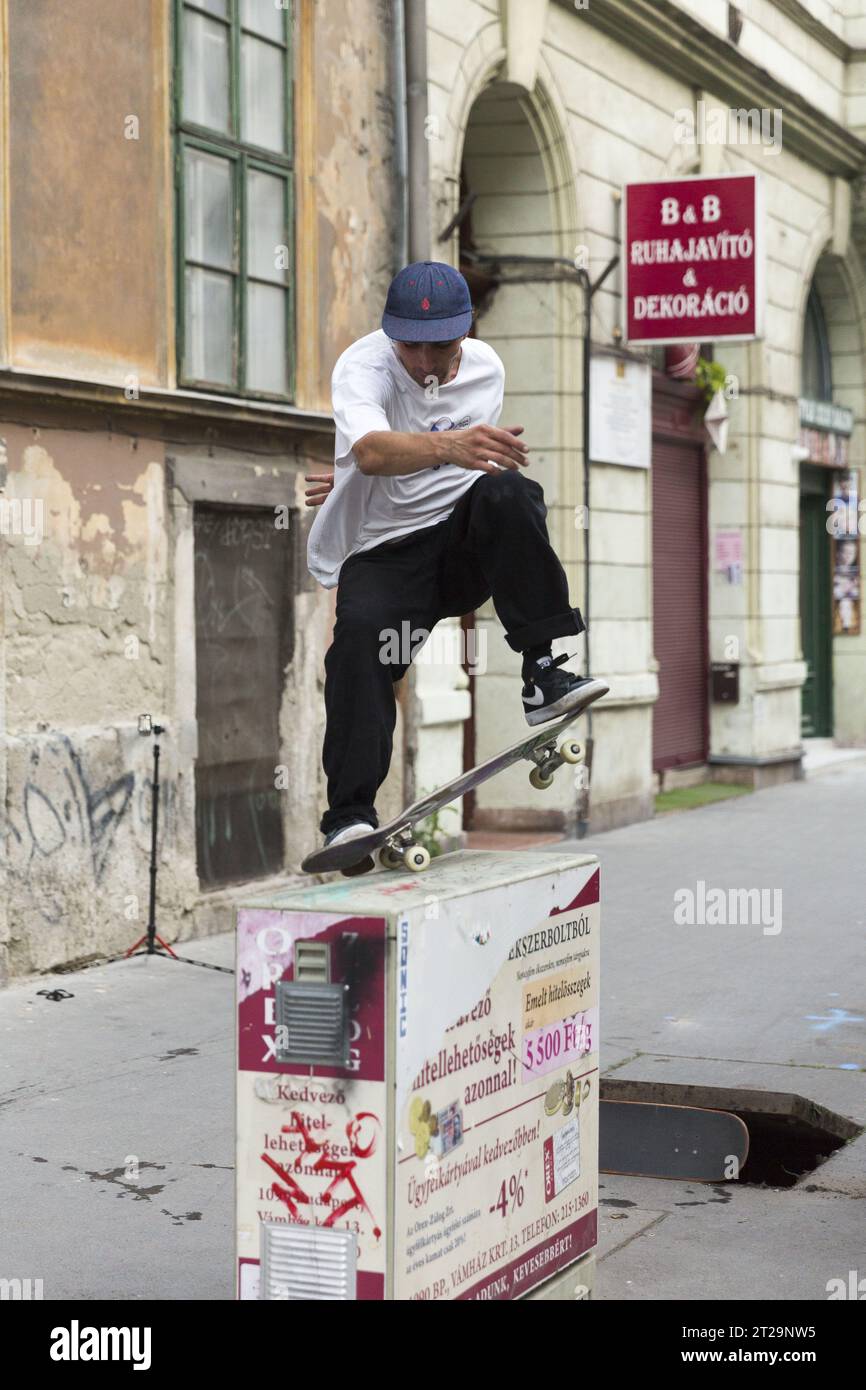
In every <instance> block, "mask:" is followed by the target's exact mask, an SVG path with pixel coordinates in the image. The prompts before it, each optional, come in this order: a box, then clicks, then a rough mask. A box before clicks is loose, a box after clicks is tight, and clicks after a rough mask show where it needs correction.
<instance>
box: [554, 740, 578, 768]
mask: <svg viewBox="0 0 866 1390" xmlns="http://www.w3.org/2000/svg"><path fill="white" fill-rule="evenodd" d="M559 756H560V757H561V758H562V761H563V762H564V763H582V762H583V744H582V743H579V742H578V740H577V739H576V738H567V739H566V740H565V742H564V743H561V744H560V745H559Z"/></svg>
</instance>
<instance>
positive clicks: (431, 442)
mask: <svg viewBox="0 0 866 1390" xmlns="http://www.w3.org/2000/svg"><path fill="white" fill-rule="evenodd" d="M522 433H523V426H522V425H515V426H513V427H512V428H511V429H505V430H501V429H499V428H498V427H497V426H496V425H473V426H472V428H471V429H468V430H441V431H440V430H431V431H430V432H429V433H427V434H407V433H402V432H400V431H398V430H372V431H371V432H370V433H369V434H365V435H364V436H363V438H361V439H359V440H358V441H357V442H356V443H355V444H354V445H353V446H352V452H353V454H354V455H355V458H356V460H357V463H358V467H359V469H360V470H361V472H362V473H366V474H367V475H368V476H372V477H384V478H402V477H405V476H406V475H407V474H410V473H420V472H422V470H423V469H425V468H433V467H434V466H435V465H436V464H438V463H454V464H456V465H457V467H458V468H468V469H470V470H472V469H477V470H480V471H481V472H482V473H498V472H499V471H500V469H499V468H497V466H496V465H497V464H499V465H500V466H501V467H502V468H512V469H517V468H521V467H523V468H525V467H526V464H527V463H528V458H527V455H528V452H529V451H528V449H527V447H526V445H525V444H521V443H520V442H519V441H518V440H517V439H516V437H515V436H516V435H519V434H522Z"/></svg>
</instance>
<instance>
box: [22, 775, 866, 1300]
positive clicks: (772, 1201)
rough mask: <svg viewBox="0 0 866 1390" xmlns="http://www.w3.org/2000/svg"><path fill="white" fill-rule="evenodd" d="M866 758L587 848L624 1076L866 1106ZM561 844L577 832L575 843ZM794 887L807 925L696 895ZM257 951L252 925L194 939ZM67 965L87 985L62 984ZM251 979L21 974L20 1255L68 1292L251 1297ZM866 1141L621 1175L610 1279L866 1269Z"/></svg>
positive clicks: (658, 1286) (760, 1277) (613, 1183)
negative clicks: (734, 911) (769, 1181)
mask: <svg viewBox="0 0 866 1390" xmlns="http://www.w3.org/2000/svg"><path fill="white" fill-rule="evenodd" d="M864 825H866V770H864V769H863V768H862V767H859V766H858V767H846V768H843V769H841V770H839V771H834V772H832V773H829V774H827V775H825V776H822V777H821V778H819V779H817V780H815V781H811V782H800V783H793V784H790V785H788V786H785V787H780V788H777V789H775V790H772V791H766V792H761V793H758V794H756V795H754V796H749V797H740V798H737V799H736V800H735V801H732V802H724V803H721V804H718V805H715V806H710V807H707V808H704V809H702V810H700V811H692V812H686V813H682V814H677V815H669V816H665V817H663V818H660V819H658V820H656V821H651V822H647V823H643V824H640V825H636V826H631V827H628V828H626V829H623V830H617V831H613V832H611V833H609V834H607V835H603V836H598V837H596V838H595V839H592V840H586V841H583V842H582V843H581V845H580V846H579V847H580V848H581V849H589V850H592V851H594V852H596V853H598V855H599V856H600V858H601V860H602V933H603V935H602V940H603V961H602V1018H601V1034H602V1040H603V1050H602V1068H603V1071H604V1073H605V1075H606V1076H608V1077H616V1078H629V1079H636V1080H640V1081H654V1082H658V1081H666V1082H669V1083H681V1084H682V1083H694V1084H696V1085H714V1086H726V1087H747V1088H750V1089H755V1088H762V1089H768V1090H772V1091H788V1092H795V1093H797V1094H799V1095H802V1096H806V1097H808V1098H810V1099H812V1100H814V1101H816V1102H819V1103H821V1104H823V1105H825V1106H828V1107H829V1108H830V1109H832V1110H835V1111H837V1112H839V1113H840V1114H842V1115H845V1116H847V1117H849V1118H850V1119H853V1120H855V1121H856V1122H857V1123H858V1124H861V1125H862V1124H866V1071H864V1068H866V1023H864V1019H866V983H864V964H863V958H864V951H863V931H864V917H866V907H864V899H866V894H864V886H866V885H864V877H866V874H864V868H863V865H864V850H863V827H864ZM559 847H561V848H563V849H565V848H574V846H573V845H565V844H564V843H562V842H560V846H559ZM698 880H703V882H704V883H705V884H706V886H707V889H709V888H713V887H721V888H725V889H727V888H737V889H748V888H767V889H771V890H772V889H780V890H781V894H782V898H781V909H782V915H781V930H780V931H778V932H777V933H775V934H771V933H770V932H765V930H764V929H763V928H762V926H761V925H760V924H758V925H753V926H748V925H742V926H725V927H722V926H699V925H693V926H677V925H676V924H675V922H674V916H673V912H674V893H675V892H676V891H677V890H679V889H684V888H690V889H691V890H693V891H694V890H695V888H696V884H697V881H698ZM183 950H184V952H185V953H186V954H187V955H189V956H192V957H196V958H197V959H200V960H207V961H214V962H220V963H223V964H225V965H231V964H232V954H233V941H232V938H231V937H219V938H210V939H209V940H207V941H202V942H189V943H185V945H184V947H183ZM57 986H60V987H61V988H63V989H66V990H69V991H71V992H72V994H73V996H74V997H73V998H72V999H66V1000H63V1001H62V1002H59V1003H54V1002H50V1001H49V1000H47V999H46V998H44V997H40V996H39V995H38V994H37V991H38V990H41V989H53V988H55V987H57ZM233 1026H234V1015H233V991H232V980H231V978H230V976H228V975H226V974H219V973H217V972H215V971H213V970H203V969H197V968H195V967H193V966H190V965H185V964H174V963H172V962H169V961H166V960H163V959H159V958H155V959H154V958H152V959H149V960H148V959H144V958H138V959H136V960H133V961H128V962H122V963H116V964H112V965H106V966H100V967H97V968H95V969H92V970H88V971H85V972H83V973H81V974H78V975H62V976H50V977H42V978H40V979H38V980H35V981H26V982H24V983H22V984H19V985H15V986H13V987H11V988H10V989H8V990H7V991H5V992H4V993H3V994H0V1038H2V1046H0V1113H2V1130H0V1151H2V1155H3V1163H2V1169H0V1206H2V1211H3V1217H2V1222H0V1276H2V1277H6V1278H11V1277H20V1278H26V1277H30V1278H42V1279H43V1281H44V1295H45V1297H46V1298H47V1299H96V1298H108V1299H143V1298H168V1299H184V1298H197V1299H228V1298H231V1297H232V1271H233V1242H232V1223H233V1211H232V1200H233V1175H232V1163H233V1153H232V1149H233V1113H234V1106H233V1080H234V1077H233ZM864 1156H866V1140H864V1139H862V1138H860V1139H856V1140H854V1141H853V1142H852V1143H850V1144H849V1145H848V1146H847V1147H846V1148H845V1149H842V1150H840V1151H839V1152H838V1153H837V1154H835V1155H834V1156H833V1158H832V1159H830V1161H829V1162H828V1163H826V1164H825V1165H824V1166H823V1167H821V1168H819V1169H818V1170H817V1171H816V1172H815V1173H814V1174H811V1175H807V1176H806V1177H804V1178H803V1179H802V1180H801V1182H800V1183H799V1184H798V1185H797V1186H796V1187H793V1188H790V1189H788V1190H786V1191H782V1190H778V1189H767V1188H750V1187H745V1186H743V1187H737V1186H735V1185H731V1184H729V1185H725V1186H721V1185H720V1186H719V1187H718V1188H713V1187H702V1186H698V1185H689V1184H680V1183H666V1182H659V1181H650V1180H636V1179H631V1178H620V1177H609V1176H608V1177H602V1180H601V1182H602V1190H601V1203H602V1205H601V1245H600V1251H599V1256H600V1263H599V1267H598V1279H597V1284H596V1297H600V1298H603V1299H634V1300H646V1299H667V1298H678V1299H710V1298H721V1299H726V1298H747V1299H770V1300H773V1299H790V1298H807V1299H825V1298H826V1297H827V1293H826V1284H827V1281H828V1280H829V1279H831V1278H841V1279H847V1276H848V1272H849V1271H850V1270H859V1273H860V1277H863V1276H866V1206H864V1203H863V1200H862V1198H863V1197H864V1196H866V1178H864Z"/></svg>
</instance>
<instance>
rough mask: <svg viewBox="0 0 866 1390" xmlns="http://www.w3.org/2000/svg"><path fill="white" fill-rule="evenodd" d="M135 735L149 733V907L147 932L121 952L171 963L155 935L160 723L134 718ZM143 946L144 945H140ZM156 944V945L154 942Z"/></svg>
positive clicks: (168, 949) (162, 730) (162, 729)
mask: <svg viewBox="0 0 866 1390" xmlns="http://www.w3.org/2000/svg"><path fill="white" fill-rule="evenodd" d="M138 732H139V733H140V734H153V781H152V782H151V789H150V905H149V907H148V912H147V931H146V932H145V934H144V936H142V937H140V938H139V939H138V941H136V943H135V945H134V946H130V948H129V950H128V951H127V952H125V955H126V958H127V959H128V958H129V957H130V956H164V955H168V956H171V957H172V958H173V959H174V960H178V959H179V957H178V956H176V955H175V953H174V951H173V950H172V949H171V947H170V946H169V944H168V942H167V941H163V939H162V937H161V936H157V934H156V859H157V837H158V833H159V736H160V734H162V733H165V726H164V725H163V724H154V723H153V721H152V719H151V717H150V715H149V714H140V715H139V716H138ZM145 942H146V943H147V944H146V945H144V943H145ZM157 942H158V943H159V944H158V945H157V944H156V943H157Z"/></svg>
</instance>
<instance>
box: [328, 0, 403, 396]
mask: <svg viewBox="0 0 866 1390" xmlns="http://www.w3.org/2000/svg"><path fill="white" fill-rule="evenodd" d="M391 40H392V34H391V6H390V4H389V3H388V0H357V3H352V4H351V5H349V4H348V3H346V0H339V3H338V0H329V2H328V3H326V4H322V5H319V6H318V7H317V9H316V35H315V59H316V73H315V84H316V97H317V101H316V126H317V143H318V159H319V164H318V169H317V171H316V182H317V188H316V191H317V203H318V243H319V259H318V276H319V283H320V287H321V290H322V294H321V296H320V301H319V302H320V316H319V338H320V367H321V372H320V381H319V390H320V393H321V401H322V404H323V406H324V407H325V409H329V408H330V380H331V371H332V369H333V366H334V363H335V362H336V360H337V358H338V357H339V355H340V353H341V352H342V351H343V350H344V348H346V347H348V346H349V344H350V343H351V342H353V341H354V340H355V339H356V338H359V337H361V336H362V335H363V334H365V333H370V332H372V331H373V329H374V328H378V327H379V326H380V320H381V317H382V309H383V307H384V303H385V294H386V292H387V289H388V284H389V282H390V280H391V277H392V275H393V274H394V272H395V270H396V268H397V267H396V265H395V262H394V258H395V255H396V254H397V251H396V237H397V230H398V219H397V207H398V204H397V197H396V187H395V177H394V149H393V132H394V119H395V112H394V99H393V82H392V77H391V67H390V63H391Z"/></svg>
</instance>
